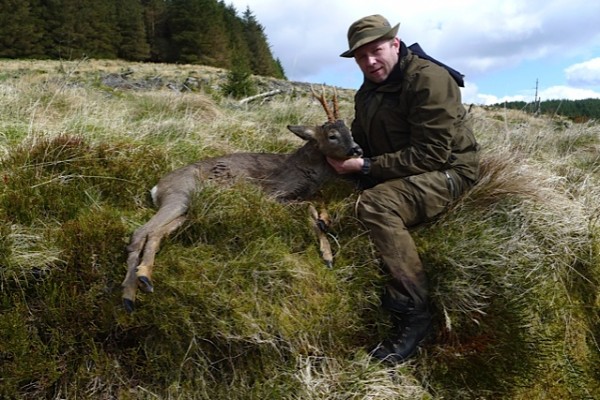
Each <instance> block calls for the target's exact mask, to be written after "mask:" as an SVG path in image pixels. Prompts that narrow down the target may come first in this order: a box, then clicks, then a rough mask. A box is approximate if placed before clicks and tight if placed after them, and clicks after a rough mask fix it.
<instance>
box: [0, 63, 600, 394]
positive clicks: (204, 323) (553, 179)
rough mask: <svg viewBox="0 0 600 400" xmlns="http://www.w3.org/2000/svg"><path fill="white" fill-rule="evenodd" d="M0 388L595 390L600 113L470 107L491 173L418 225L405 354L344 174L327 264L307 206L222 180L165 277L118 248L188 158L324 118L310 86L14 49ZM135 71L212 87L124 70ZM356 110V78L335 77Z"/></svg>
mask: <svg viewBox="0 0 600 400" xmlns="http://www.w3.org/2000/svg"><path fill="white" fill-rule="evenodd" d="M2 66H3V68H2V70H3V73H2V75H1V76H0V106H1V107H2V110H4V112H3V113H2V115H1V116H0V179H1V183H0V289H1V293H0V397H3V398H24V399H29V398H31V399H34V398H35V399H38V398H48V399H62V398H68V399H71V398H73V399H74V398H79V399H111V398H119V399H156V398H160V399H180V398H181V399H184V398H185V399H266V398H269V399H366V398H368V399H448V398H451V399H455V398H461V399H463V398H464V399H483V398H486V399H530V398H536V399H538V398H539V399H543V398H565V399H566V398H569V399H571V398H573V399H593V398H597V397H599V396H600V384H599V381H600V369H599V367H598V365H600V356H599V354H600V351H599V345H598V338H600V317H599V310H600V296H599V294H598V293H600V290H599V286H600V266H599V265H600V264H599V254H600V253H599V250H600V247H599V243H600V242H599V224H598V217H599V214H600V213H599V211H600V207H599V203H598V199H599V198H600V196H599V193H598V190H599V189H598V188H599V187H600V186H599V185H598V180H599V178H600V175H599V171H600V169H599V166H600V163H599V160H598V148H599V146H600V135H599V134H600V126H599V125H598V124H596V123H594V122H588V123H586V124H581V125H572V124H569V123H567V122H565V121H558V120H551V119H547V118H533V117H531V116H528V115H526V114H523V113H519V112H516V111H512V110H501V109H491V110H484V109H481V108H478V107H475V108H474V109H473V112H472V115H473V118H474V125H475V132H476V135H477V138H478V140H479V142H480V143H481V144H482V147H483V149H484V163H483V175H482V179H481V180H480V182H479V184H478V185H477V186H476V187H475V188H473V189H472V190H471V191H470V192H469V193H467V194H466V195H465V196H463V197H462V198H461V199H460V200H459V201H458V202H457V203H456V204H454V205H453V207H452V209H451V210H450V212H448V213H446V214H444V215H443V216H441V217H440V218H439V219H437V220H436V221H434V222H432V223H430V224H426V225H423V226H421V227H419V228H417V229H415V230H414V238H415V241H416V243H417V245H418V247H419V250H420V253H421V256H422V258H423V261H424V263H425V265H426V266H427V271H428V275H429V279H430V284H431V292H432V300H433V303H434V306H435V311H436V312H435V328H436V329H435V332H436V333H435V335H434V336H433V337H432V338H430V340H429V341H428V343H427V344H426V345H425V346H423V348H422V349H421V351H420V353H419V355H418V357H416V358H415V359H413V360H411V361H410V362H408V363H406V364H404V365H402V366H399V367H395V368H390V367H386V366H385V365H381V364H379V363H377V362H374V361H373V360H371V359H370V358H369V357H368V356H367V353H366V349H367V348H368V347H369V346H371V345H373V344H375V343H376V342H377V341H378V340H381V339H383V338H384V337H386V335H387V334H388V333H389V330H390V329H391V328H390V323H389V320H388V316H387V315H386V314H384V313H383V312H381V310H380V307H379V293H380V289H381V286H382V283H383V282H382V280H383V277H382V276H381V274H380V272H379V265H378V259H377V255H376V253H375V251H374V249H373V247H372V245H371V243H370V241H369V239H368V235H367V234H366V232H365V231H364V229H363V227H362V226H361V224H360V223H359V222H358V221H357V220H356V218H355V216H354V213H353V206H354V201H355V200H356V196H357V193H355V192H354V191H353V188H351V187H349V186H348V185H347V184H344V183H342V182H338V183H335V184H332V185H329V186H327V187H325V188H324V189H323V191H322V194H321V196H320V198H319V199H317V201H319V202H324V203H326V204H327V208H328V210H329V212H330V214H331V216H332V219H333V222H334V223H333V227H332V232H331V235H332V239H334V240H333V243H334V250H335V265H334V267H333V268H332V269H328V268H326V267H325V266H324V265H323V263H322V261H321V259H320V256H319V253H318V247H317V243H316V239H315V238H314V237H313V234H312V230H311V228H310V226H309V224H308V210H307V204H303V203H299V204H291V205H285V206H284V205H281V204H278V203H276V202H274V201H272V200H271V199H269V198H267V197H265V196H264V194H263V193H261V192H260V191H258V190H257V189H256V188H255V187H253V186H250V185H244V184H239V185H236V186H234V187H232V188H222V187H209V188H207V190H204V191H203V192H201V193H198V194H197V195H196V197H195V199H194V203H193V206H192V208H191V210H190V212H189V221H188V222H187V223H186V224H185V226H184V227H182V229H180V230H179V231H177V232H176V233H175V234H174V235H173V236H172V237H170V238H168V239H167V240H165V242H164V243H163V245H162V250H161V252H160V253H159V254H158V256H157V260H156V269H155V274H154V276H153V279H154V283H155V286H156V288H155V289H156V292H155V293H153V294H143V295H140V296H139V298H138V301H137V309H136V312H135V313H133V314H131V315H129V314H127V313H125V312H124V310H123V309H122V307H121V304H120V302H121V299H120V294H121V293H120V283H121V281H122V279H123V277H124V274H125V259H126V253H125V247H126V245H127V243H128V240H129V236H130V235H131V233H132V232H133V231H134V230H135V228H136V227H138V226H140V225H141V224H143V223H144V222H145V221H147V220H148V218H150V216H151V215H152V213H153V212H154V207H153V206H152V205H151V203H150V200H149V196H148V190H149V189H150V188H151V187H152V186H153V185H154V184H155V183H156V181H157V180H158V178H159V177H160V176H162V175H164V174H165V173H166V172H168V171H170V170H172V169H173V168H175V167H178V166H181V165H185V164H187V163H189V162H192V161H194V160H196V159H199V158H201V157H207V156H213V155H219V154H224V153H228V152H232V151H269V152H287V151H290V150H291V149H293V148H295V147H296V146H298V145H299V144H300V143H299V140H298V139H297V138H295V136H294V135H292V134H291V133H289V132H288V131H287V130H286V129H285V126H286V125H288V124H304V123H306V124H313V123H321V122H322V121H323V119H324V118H323V115H322V114H323V112H322V110H321V109H320V106H318V105H317V104H316V103H312V102H309V101H308V100H307V96H305V93H306V90H305V89H306V88H302V87H299V88H298V89H297V90H296V91H295V92H292V93H289V94H286V95H281V96H279V97H275V98H273V99H272V100H271V101H269V102H264V103H256V104H254V103H250V104H246V105H244V106H239V104H238V103H236V102H234V101H233V100H231V99H228V98H223V97H221V96H220V95H218V94H217V93H218V91H217V90H215V89H214V87H212V85H215V84H217V83H218V82H219V80H218V79H219V78H218V77H219V74H222V72H221V71H218V70H212V69H206V70H201V69H200V67H197V66H185V65H180V66H167V65H165V66H155V65H147V64H133V63H119V62H114V61H112V62H102V61H83V62H76V63H75V62H74V63H65V62H63V63H58V62H50V61H27V62H24V61H2ZM122 71H133V75H132V76H133V77H134V78H135V79H138V80H139V81H140V82H143V81H144V80H145V79H155V78H156V77H157V76H159V77H160V78H161V79H163V80H164V81H168V82H175V83H181V82H183V81H184V80H185V79H186V78H187V77H188V76H204V75H206V76H207V78H206V80H207V81H208V82H209V83H208V84H207V86H205V87H204V88H202V89H200V90H198V91H191V92H175V91H173V90H171V89H168V88H166V87H165V88H157V87H155V86H153V87H152V88H148V89H145V90H133V89H127V90H123V89H118V88H110V87H107V86H105V85H103V84H102V79H101V77H102V75H103V74H106V73H119V72H122ZM341 100H342V101H341V104H340V106H341V113H342V115H345V116H346V117H347V119H348V120H349V119H350V117H351V113H352V103H351V95H350V94H348V93H346V92H344V91H341Z"/></svg>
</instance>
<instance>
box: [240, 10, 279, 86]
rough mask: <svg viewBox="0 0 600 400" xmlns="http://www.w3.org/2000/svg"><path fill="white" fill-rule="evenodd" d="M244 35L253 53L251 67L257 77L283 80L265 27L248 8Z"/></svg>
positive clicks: (244, 20) (244, 16)
mask: <svg viewBox="0 0 600 400" xmlns="http://www.w3.org/2000/svg"><path fill="white" fill-rule="evenodd" d="M243 22H244V33H245V36H246V42H247V43H248V47H249V48H250V52H251V53H252V59H251V61H252V62H251V67H252V72H253V73H254V74H256V75H264V76H273V77H275V78H282V76H281V74H280V73H279V71H278V70H277V67H276V63H275V61H274V59H273V54H272V53H271V49H270V47H269V43H268V41H267V36H266V35H265V33H264V28H263V26H262V25H261V24H260V23H259V22H258V21H257V20H256V17H254V14H253V13H252V11H250V8H246V11H245V12H244V15H243Z"/></svg>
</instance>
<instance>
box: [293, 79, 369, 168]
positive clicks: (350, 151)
mask: <svg viewBox="0 0 600 400" xmlns="http://www.w3.org/2000/svg"><path fill="white" fill-rule="evenodd" d="M310 90H311V92H312V95H313V97H315V98H316V99H317V100H318V101H319V103H321V106H322V107H323V109H324V110H325V114H326V115H327V122H325V123H324V124H323V125H320V126H319V125H317V126H304V125H288V129H289V130H290V131H292V132H294V133H295V134H296V135H297V136H298V137H300V138H302V139H304V140H307V141H314V142H315V143H316V144H317V146H318V148H319V150H320V151H321V153H323V154H324V155H325V156H327V157H331V158H337V159H346V158H352V157H359V156H361V155H362V154H363V152H362V149H361V148H360V146H359V145H358V144H356V142H354V138H353V137H352V132H350V129H349V128H348V127H347V126H346V124H345V123H344V121H343V120H342V119H341V118H340V117H339V106H338V100H337V93H336V92H335V91H334V94H333V99H332V103H333V110H331V109H330V108H329V105H328V104H327V100H326V99H325V89H323V90H322V93H321V94H320V95H318V94H317V93H316V92H315V90H314V88H313V87H312V86H311V87H310Z"/></svg>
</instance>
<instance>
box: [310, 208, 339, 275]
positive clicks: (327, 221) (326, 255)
mask: <svg viewBox="0 0 600 400" xmlns="http://www.w3.org/2000/svg"><path fill="white" fill-rule="evenodd" d="M308 213H309V216H310V220H311V225H312V227H313V231H314V232H315V234H316V235H317V239H318V240H319V251H320V252H321V257H322V258H323V261H324V262H325V265H327V267H328V268H331V267H333V252H332V251H331V244H330V243H329V239H327V231H328V230H329V226H330V225H331V218H330V217H329V214H328V213H327V211H326V210H325V209H321V211H317V209H316V208H315V206H313V205H312V204H309V205H308Z"/></svg>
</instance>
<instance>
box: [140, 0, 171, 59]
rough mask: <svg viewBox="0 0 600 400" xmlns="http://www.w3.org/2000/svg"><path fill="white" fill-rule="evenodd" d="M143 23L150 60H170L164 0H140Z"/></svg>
mask: <svg viewBox="0 0 600 400" xmlns="http://www.w3.org/2000/svg"><path fill="white" fill-rule="evenodd" d="M142 6H143V10H144V11H143V13H144V25H145V27H146V35H147V42H148V44H149V46H150V60H151V61H155V62H160V61H167V60H172V59H174V58H175V57H174V56H173V55H172V54H171V52H172V49H171V46H170V45H169V35H168V31H167V21H168V13H167V11H168V8H167V3H166V1H165V0H142Z"/></svg>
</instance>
